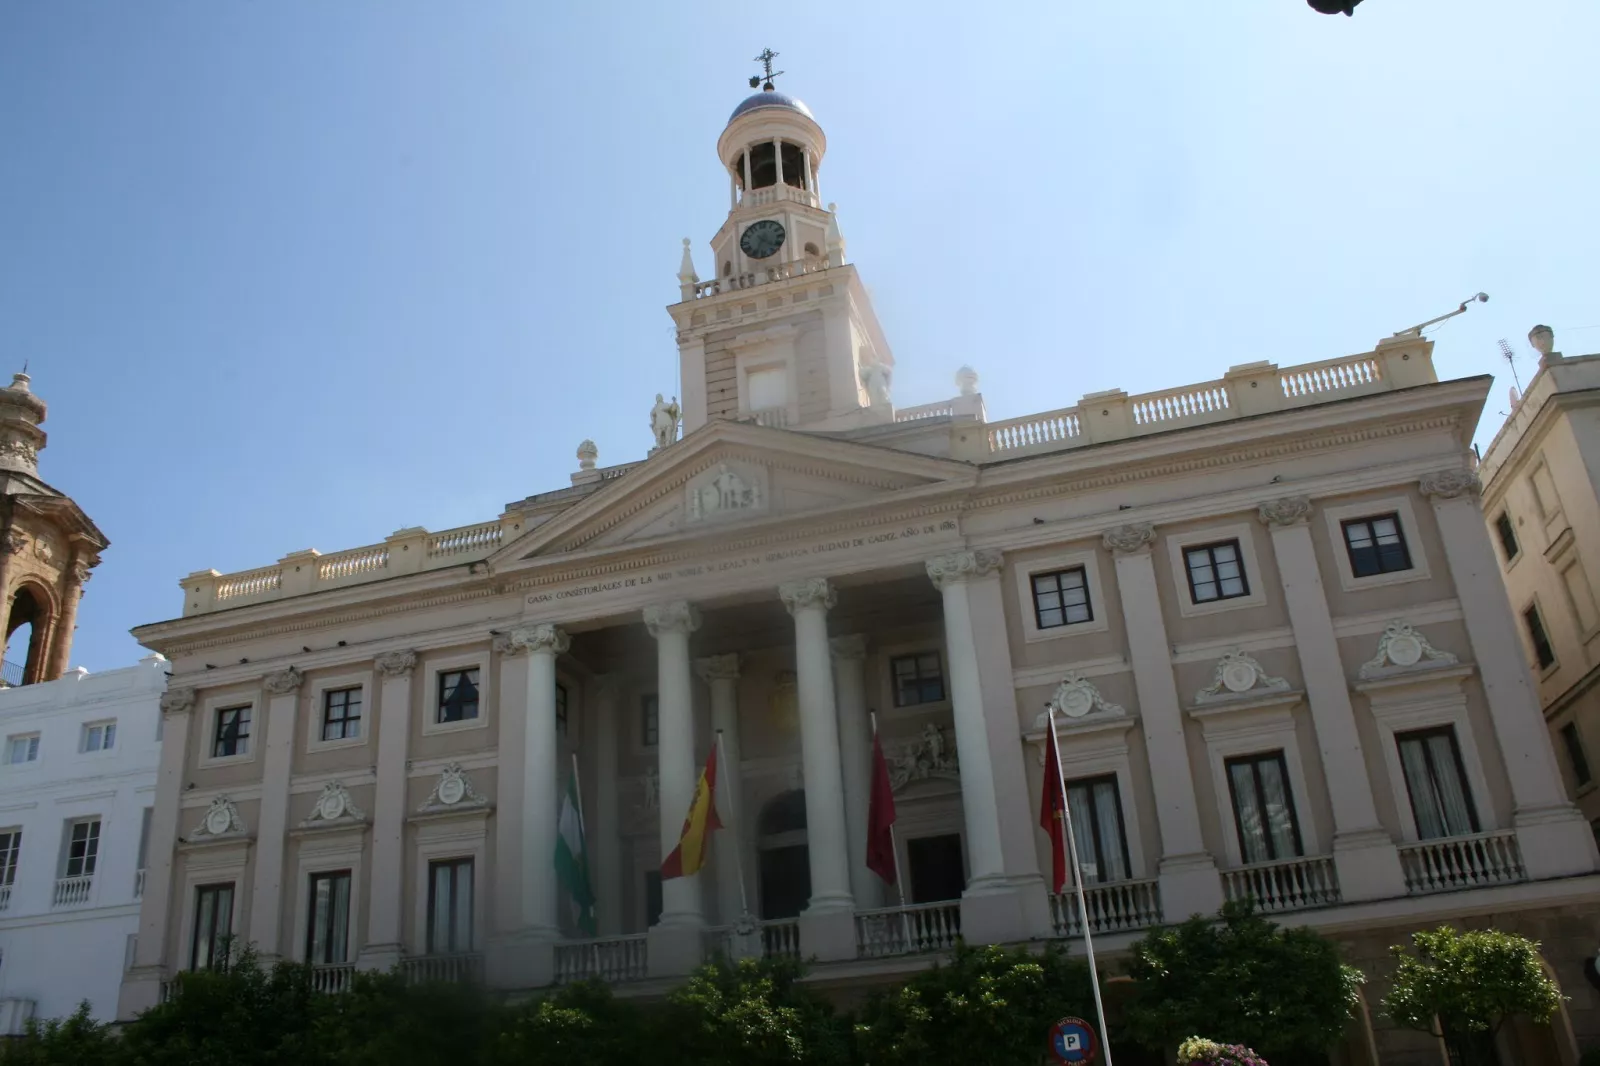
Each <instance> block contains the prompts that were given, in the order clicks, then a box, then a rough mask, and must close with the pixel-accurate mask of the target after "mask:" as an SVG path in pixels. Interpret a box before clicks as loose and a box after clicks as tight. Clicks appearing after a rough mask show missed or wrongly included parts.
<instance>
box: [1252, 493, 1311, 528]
mask: <svg viewBox="0 0 1600 1066" xmlns="http://www.w3.org/2000/svg"><path fill="white" fill-rule="evenodd" d="M1256 515H1257V517H1259V518H1260V519H1261V524H1262V525H1266V526H1297V525H1299V524H1300V523H1302V522H1304V521H1305V520H1306V519H1307V518H1309V517H1311V497H1309V496H1284V497H1282V498H1281V499H1276V500H1268V501H1267V502H1266V503H1264V504H1262V505H1261V506H1260V507H1257V508H1256Z"/></svg>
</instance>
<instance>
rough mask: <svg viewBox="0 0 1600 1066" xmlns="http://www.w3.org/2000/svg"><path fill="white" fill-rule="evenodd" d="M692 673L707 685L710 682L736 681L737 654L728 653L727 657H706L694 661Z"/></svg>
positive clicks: (737, 678) (737, 672)
mask: <svg viewBox="0 0 1600 1066" xmlns="http://www.w3.org/2000/svg"><path fill="white" fill-rule="evenodd" d="M694 672H695V673H697V674H699V675H700V680H702V681H704V682H706V683H707V684H709V683H711V682H712V681H737V680H739V655H738V653H737V652H730V653H729V654H727V655H708V656H706V657H705V658H704V659H696V660H695V661H694Z"/></svg>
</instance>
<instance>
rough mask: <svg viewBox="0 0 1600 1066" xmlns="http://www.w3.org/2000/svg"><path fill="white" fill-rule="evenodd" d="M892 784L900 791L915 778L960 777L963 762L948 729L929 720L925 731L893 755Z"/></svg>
mask: <svg viewBox="0 0 1600 1066" xmlns="http://www.w3.org/2000/svg"><path fill="white" fill-rule="evenodd" d="M888 761H889V787H890V788H891V789H893V790H894V791H896V792H898V791H899V790H900V789H902V788H904V787H905V786H906V785H908V784H910V783H911V782H913V781H926V780H928V779H929V778H940V779H943V780H946V781H956V780H960V777H961V765H960V761H959V759H958V758H957V755H956V749H955V747H954V746H953V745H952V744H950V743H949V741H947V740H946V739H945V736H944V730H942V729H940V728H939V727H938V726H936V725H934V724H933V723H932V722H929V723H928V724H927V725H925V726H923V727H922V734H921V735H920V736H918V737H917V739H916V740H913V741H912V742H911V743H909V744H907V745H905V746H904V747H902V748H901V749H900V750H899V751H898V752H896V753H895V754H894V755H892V756H890V757H889V760H888Z"/></svg>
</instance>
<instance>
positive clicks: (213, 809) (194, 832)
mask: <svg viewBox="0 0 1600 1066" xmlns="http://www.w3.org/2000/svg"><path fill="white" fill-rule="evenodd" d="M238 836H244V819H243V818H241V817H239V807H238V804H236V803H234V802H233V800H231V799H229V798H228V797H227V796H218V797H217V798H216V799H214V800H212V801H211V806H209V807H207V808H206V813H205V817H203V818H201V819H200V824H199V825H197V826H195V827H194V828H193V829H191V830H190V831H189V839H190V840H191V841H198V840H215V839H218V838H220V837H238Z"/></svg>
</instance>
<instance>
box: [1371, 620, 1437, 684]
mask: <svg viewBox="0 0 1600 1066" xmlns="http://www.w3.org/2000/svg"><path fill="white" fill-rule="evenodd" d="M1423 659H1427V660H1429V661H1430V662H1435V663H1438V664H1439V665H1440V666H1450V665H1453V664H1454V663H1456V662H1457V661H1458V660H1457V659H1456V657H1455V656H1454V655H1452V654H1451V653H1450V652H1447V651H1440V650H1439V649H1438V648H1435V647H1434V646H1433V645H1432V644H1429V643H1428V638H1427V637H1425V636H1423V635H1422V634H1421V633H1419V632H1418V631H1417V628H1416V627H1415V626H1413V625H1412V624H1411V623H1410V622H1408V621H1406V620H1405V619H1404V618H1397V619H1395V620H1394V621H1392V622H1390V623H1389V624H1388V625H1386V626H1384V627H1383V636H1381V637H1379V638H1378V653H1377V654H1376V655H1374V656H1373V657H1372V658H1371V659H1369V660H1367V661H1366V662H1365V663H1363V664H1361V679H1362V680H1363V681H1370V680H1371V679H1373V678H1374V677H1379V676H1381V675H1382V674H1383V673H1384V672H1386V671H1388V670H1392V669H1396V668H1398V669H1401V670H1405V669H1407V668H1409V667H1414V666H1416V665H1417V664H1418V663H1420V662H1422V660H1423Z"/></svg>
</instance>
